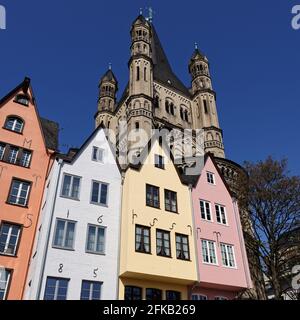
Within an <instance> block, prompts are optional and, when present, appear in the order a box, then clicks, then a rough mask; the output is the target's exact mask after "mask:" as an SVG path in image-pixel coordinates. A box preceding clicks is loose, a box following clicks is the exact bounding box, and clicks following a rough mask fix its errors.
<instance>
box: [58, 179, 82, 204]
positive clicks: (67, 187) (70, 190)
mask: <svg viewBox="0 0 300 320" xmlns="http://www.w3.org/2000/svg"><path fill="white" fill-rule="evenodd" d="M80 180H81V178H80V177H75V176H71V175H69V174H65V175H64V181H63V187H62V192H61V195H62V196H63V197H66V198H71V199H76V200H79V188H80Z"/></svg>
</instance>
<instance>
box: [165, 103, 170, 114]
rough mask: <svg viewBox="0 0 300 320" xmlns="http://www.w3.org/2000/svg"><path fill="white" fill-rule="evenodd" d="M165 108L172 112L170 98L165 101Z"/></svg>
mask: <svg viewBox="0 0 300 320" xmlns="http://www.w3.org/2000/svg"><path fill="white" fill-rule="evenodd" d="M165 108H166V112H167V113H170V105H169V101H168V100H167V101H166V103H165Z"/></svg>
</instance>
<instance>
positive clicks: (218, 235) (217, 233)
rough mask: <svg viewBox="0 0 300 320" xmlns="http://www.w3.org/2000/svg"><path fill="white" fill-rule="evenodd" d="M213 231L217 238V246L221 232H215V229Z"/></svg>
mask: <svg viewBox="0 0 300 320" xmlns="http://www.w3.org/2000/svg"><path fill="white" fill-rule="evenodd" d="M213 233H214V234H215V235H216V238H217V244H218V246H219V237H221V236H222V235H221V233H220V232H217V231H214V232H213Z"/></svg>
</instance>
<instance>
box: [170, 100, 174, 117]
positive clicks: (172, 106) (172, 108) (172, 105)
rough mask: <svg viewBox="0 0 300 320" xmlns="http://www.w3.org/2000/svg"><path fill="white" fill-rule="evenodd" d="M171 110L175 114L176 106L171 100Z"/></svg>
mask: <svg viewBox="0 0 300 320" xmlns="http://www.w3.org/2000/svg"><path fill="white" fill-rule="evenodd" d="M170 112H171V114H172V115H173V116H174V115H175V108H174V104H173V103H172V102H171V104H170Z"/></svg>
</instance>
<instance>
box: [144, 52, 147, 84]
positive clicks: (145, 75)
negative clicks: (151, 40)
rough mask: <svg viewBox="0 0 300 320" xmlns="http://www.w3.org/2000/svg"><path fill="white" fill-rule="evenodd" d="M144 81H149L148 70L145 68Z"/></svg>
mask: <svg viewBox="0 0 300 320" xmlns="http://www.w3.org/2000/svg"><path fill="white" fill-rule="evenodd" d="M144 49H145V47H144ZM144 80H145V81H147V68H144Z"/></svg>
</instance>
